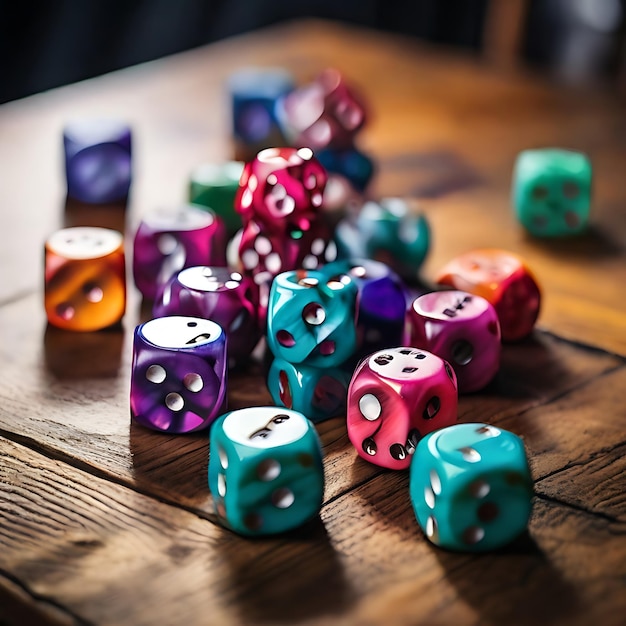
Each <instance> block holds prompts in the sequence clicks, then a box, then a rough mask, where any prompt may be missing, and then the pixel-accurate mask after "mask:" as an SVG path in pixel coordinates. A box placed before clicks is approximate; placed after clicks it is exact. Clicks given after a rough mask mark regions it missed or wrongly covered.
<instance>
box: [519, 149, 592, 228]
mask: <svg viewBox="0 0 626 626" xmlns="http://www.w3.org/2000/svg"><path fill="white" fill-rule="evenodd" d="M512 201H513V207H514V209H515V213H516V216H517V219H518V220H519V221H520V223H521V224H522V226H524V228H526V230H528V232H530V233H531V234H533V235H536V236H539V237H560V236H565V235H575V234H578V233H581V232H583V231H584V230H585V229H586V228H587V224H588V221H589V213H590V209H591V162H590V161H589V158H588V157H587V156H586V155H585V154H583V153H582V152H574V151H570V150H560V149H556V148H549V149H546V148H544V149H541V150H524V151H523V152H520V154H519V155H518V157H517V160H516V162H515V167H514V170H513V185H512Z"/></svg>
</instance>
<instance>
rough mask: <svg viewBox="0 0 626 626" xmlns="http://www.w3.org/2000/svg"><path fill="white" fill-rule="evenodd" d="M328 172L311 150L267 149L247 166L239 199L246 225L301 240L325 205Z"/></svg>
mask: <svg viewBox="0 0 626 626" xmlns="http://www.w3.org/2000/svg"><path fill="white" fill-rule="evenodd" d="M326 178H327V177H326V170H324V168H323V167H322V165H321V164H320V162H319V161H318V160H317V159H316V158H315V157H314V156H313V151H312V150H311V149H310V148H300V149H296V148H267V149H266V150H261V152H259V154H258V155H257V157H256V158H255V159H254V160H252V161H250V162H249V163H247V164H246V166H245V168H244V170H243V173H242V175H241V180H240V181H239V189H238V190H237V195H236V197H235V209H236V210H237V212H238V213H241V217H242V220H243V223H244V227H245V225H246V224H247V223H248V222H249V221H251V220H254V221H255V222H256V223H257V224H258V225H259V226H260V227H261V228H262V230H263V231H264V232H266V233H276V234H281V235H282V234H286V235H288V236H291V237H294V238H297V237H299V236H302V233H304V232H306V231H307V230H309V229H310V228H311V223H312V222H314V221H316V219H317V218H318V214H319V207H321V205H322V199H323V194H324V187H325V186H326Z"/></svg>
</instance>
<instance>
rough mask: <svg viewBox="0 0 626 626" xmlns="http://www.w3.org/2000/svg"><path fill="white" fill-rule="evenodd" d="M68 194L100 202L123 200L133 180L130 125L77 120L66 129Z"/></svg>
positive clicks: (64, 143) (104, 120)
mask: <svg viewBox="0 0 626 626" xmlns="http://www.w3.org/2000/svg"><path fill="white" fill-rule="evenodd" d="M63 146H64V148H65V173H66V177H67V195H68V196H69V197H71V198H75V199H76V200H80V201H81V202H88V203H91V204H99V203H104V202H115V201H116V200H122V199H123V198H126V196H127V195H128V190H129V188H130V180H131V137H130V127H129V126H128V125H127V124H125V123H124V122H121V121H118V120H111V119H108V120H107V119H101V120H98V119H91V120H76V121H74V122H71V123H69V124H67V125H66V126H65V128H64V129H63Z"/></svg>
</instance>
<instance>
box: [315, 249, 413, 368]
mask: <svg viewBox="0 0 626 626" xmlns="http://www.w3.org/2000/svg"><path fill="white" fill-rule="evenodd" d="M321 271H322V272H323V273H324V274H325V275H326V276H327V277H328V278H330V279H331V280H336V281H342V280H345V278H346V277H347V279H349V280H351V281H353V282H354V283H355V285H356V288H357V297H356V309H355V323H356V332H357V349H356V355H357V356H360V357H363V356H365V355H367V354H372V353H373V352H377V351H378V350H382V349H383V348H385V347H386V346H397V345H400V344H402V343H403V339H404V326H405V314H406V298H407V295H406V289H405V286H404V284H403V283H402V280H401V279H400V277H399V276H398V275H397V274H396V273H395V272H394V271H393V270H391V269H390V268H389V267H388V266H387V265H385V264H384V263H381V262H379V261H372V260H371V259H349V260H343V261H335V262H334V263H328V264H327V265H325V266H324V267H323V268H322V270H321Z"/></svg>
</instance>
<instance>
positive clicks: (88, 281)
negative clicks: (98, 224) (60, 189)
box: [44, 227, 126, 331]
mask: <svg viewBox="0 0 626 626" xmlns="http://www.w3.org/2000/svg"><path fill="white" fill-rule="evenodd" d="M44 300H45V307H46V315H47V316H48V322H50V324H52V325H53V326H58V327H59V328H65V329H67V330H78V331H92V330H99V329H101V328H106V327H107V326H111V325H112V324H115V323H116V322H119V321H120V320H121V319H122V317H123V315H124V311H125V308H126V270H125V263H124V240H123V238H122V234H121V233H119V232H117V231H115V230H109V229H107V228H95V227H77V228H65V229H63V230H59V231H57V232H56V233H54V234H53V235H51V236H50V237H49V239H48V240H47V241H46V248H45V298H44Z"/></svg>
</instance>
